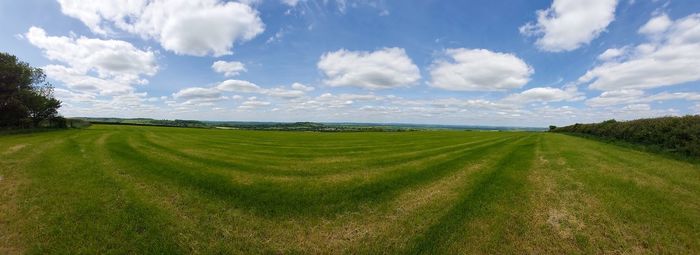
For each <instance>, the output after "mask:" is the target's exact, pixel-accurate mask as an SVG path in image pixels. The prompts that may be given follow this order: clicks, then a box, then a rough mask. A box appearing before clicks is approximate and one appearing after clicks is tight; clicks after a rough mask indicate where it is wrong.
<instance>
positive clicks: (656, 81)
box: [579, 14, 700, 91]
mask: <svg viewBox="0 0 700 255" xmlns="http://www.w3.org/2000/svg"><path fill="white" fill-rule="evenodd" d="M654 19H658V17H655V18H652V20H654ZM652 40H653V41H652V42H650V43H644V44H640V45H637V46H636V47H634V50H633V52H632V53H630V54H629V56H625V57H623V58H621V59H615V61H607V62H604V63H601V64H600V65H598V66H596V67H594V68H593V69H591V70H589V71H588V72H586V74H585V75H583V76H582V77H580V78H579V82H580V83H590V85H589V88H591V89H597V90H604V91H610V90H621V89H637V90H638V89H650V88H656V87H663V86H671V85H676V84H682V83H686V82H691V81H697V80H700V14H693V15H690V16H687V17H685V18H682V19H679V20H676V21H674V22H672V24H670V25H669V26H668V28H666V29H665V32H661V33H660V34H658V38H656V39H652Z"/></svg>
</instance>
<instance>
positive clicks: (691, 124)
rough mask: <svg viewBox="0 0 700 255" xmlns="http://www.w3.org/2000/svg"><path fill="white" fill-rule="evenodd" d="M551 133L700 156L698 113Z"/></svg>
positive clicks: (617, 122)
mask: <svg viewBox="0 0 700 255" xmlns="http://www.w3.org/2000/svg"><path fill="white" fill-rule="evenodd" d="M551 132H559V133H575V134H585V135H591V136H594V137H600V138H604V139H609V140H619V141H625V142H630V143H634V144H640V145H644V146H646V147H651V148H654V149H658V150H663V151H670V152H675V153H680V154H684V155H688V156H694V157H697V156H700V115H688V116H684V117H661V118H652V119H639V120H631V121H616V120H607V121H604V122H601V123H596V124H579V123H577V124H574V125H571V126H566V127H559V128H555V129H553V130H551Z"/></svg>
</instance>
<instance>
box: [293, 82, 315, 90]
mask: <svg viewBox="0 0 700 255" xmlns="http://www.w3.org/2000/svg"><path fill="white" fill-rule="evenodd" d="M292 89H296V90H301V91H307V92H308V91H313V90H314V89H315V88H314V87H311V86H306V85H304V84H301V83H298V82H295V83H292Z"/></svg>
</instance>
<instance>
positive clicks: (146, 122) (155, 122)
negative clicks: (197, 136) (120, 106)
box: [77, 118, 209, 128]
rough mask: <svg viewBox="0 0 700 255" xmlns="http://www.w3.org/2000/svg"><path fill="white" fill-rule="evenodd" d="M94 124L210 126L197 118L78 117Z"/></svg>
mask: <svg viewBox="0 0 700 255" xmlns="http://www.w3.org/2000/svg"><path fill="white" fill-rule="evenodd" d="M77 119H81V120H84V121H88V122H90V123H93V124H119V125H135V126H168V127H199V128H204V127H209V125H207V124H205V123H203V122H201V121H197V120H178V119H175V120H155V119H148V118H135V119H121V118H77Z"/></svg>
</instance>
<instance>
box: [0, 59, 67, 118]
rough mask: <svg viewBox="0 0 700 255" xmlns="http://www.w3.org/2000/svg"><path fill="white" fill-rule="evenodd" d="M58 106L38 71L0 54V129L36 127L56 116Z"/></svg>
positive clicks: (59, 105) (50, 87)
mask: <svg viewBox="0 0 700 255" xmlns="http://www.w3.org/2000/svg"><path fill="white" fill-rule="evenodd" d="M59 107H61V101H59V100H58V99H56V98H54V95H53V86H51V84H49V83H48V82H46V75H45V74H44V71H43V70H42V69H41V68H34V67H31V66H29V64H27V63H26V62H22V61H20V60H18V59H17V57H15V56H13V55H11V54H8V53H2V52H0V127H36V126H38V125H39V124H40V123H41V122H42V121H44V120H49V119H52V118H55V117H57V116H58V108H59Z"/></svg>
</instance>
